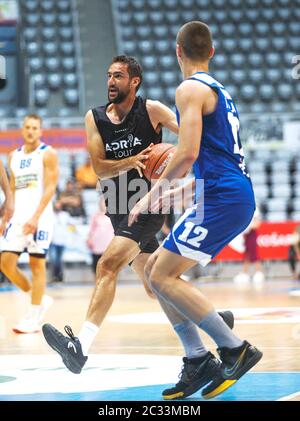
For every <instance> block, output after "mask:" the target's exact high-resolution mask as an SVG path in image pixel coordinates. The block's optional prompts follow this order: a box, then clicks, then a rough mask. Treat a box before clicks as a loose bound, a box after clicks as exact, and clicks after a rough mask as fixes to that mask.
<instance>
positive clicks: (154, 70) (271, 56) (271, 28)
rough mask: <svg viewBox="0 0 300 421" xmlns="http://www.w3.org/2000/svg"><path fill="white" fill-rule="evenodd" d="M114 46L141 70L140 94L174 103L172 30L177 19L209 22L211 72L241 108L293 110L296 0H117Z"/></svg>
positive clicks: (298, 93) (297, 107)
mask: <svg viewBox="0 0 300 421" xmlns="http://www.w3.org/2000/svg"><path fill="white" fill-rule="evenodd" d="M117 4H118V9H117V10H118V14H117V17H118V26H119V31H120V37H121V44H120V45H119V49H120V50H121V51H124V52H125V53H127V54H131V55H134V56H136V57H137V58H138V59H139V60H140V61H141V63H142V65H143V67H144V70H145V82H144V93H145V94H146V96H148V97H150V98H156V99H160V100H162V101H164V102H166V103H168V104H169V105H173V104H174V92H175V88H176V86H177V85H178V83H179V82H180V81H181V75H180V73H179V68H178V65H177V62H176V57H175V37H176V34H177V31H178V29H179V28H180V26H181V25H182V24H184V23H185V22H187V21H190V20H202V21H204V22H206V23H208V24H209V26H210V28H211V30H212V33H213V36H214V40H215V47H216V55H215V57H214V59H213V60H212V65H211V73H212V74H213V75H214V76H215V77H216V78H217V79H218V80H220V81H221V82H222V83H223V84H224V86H225V87H226V88H227V89H228V91H229V92H230V93H231V95H232V97H233V98H234V99H235V100H236V102H237V104H238V106H239V110H240V112H241V111H242V112H247V113H251V112H257V113H262V112H271V111H272V112H278V113H286V112H293V111H300V101H299V100H300V84H299V83H297V80H296V79H293V77H292V69H293V67H294V66H295V64H293V63H292V60H293V56H295V55H297V54H299V51H300V25H299V21H300V0H278V1H276V2H274V1H273V0H228V1H223V0H145V1H139V0H118V1H117Z"/></svg>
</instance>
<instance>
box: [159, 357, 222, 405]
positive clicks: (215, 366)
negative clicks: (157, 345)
mask: <svg viewBox="0 0 300 421" xmlns="http://www.w3.org/2000/svg"><path fill="white" fill-rule="evenodd" d="M220 366H221V363H220V361H219V360H218V359H217V358H215V356H214V355H213V354H212V353H211V352H208V353H207V354H206V355H205V356H204V357H197V358H187V357H183V366H182V369H181V373H180V375H179V379H180V380H179V382H178V383H177V384H176V385H175V386H174V387H171V388H170V389H166V390H164V391H163V392H162V396H163V398H164V399H169V400H171V399H181V398H186V397H187V396H190V395H192V394H193V393H195V392H197V390H199V389H201V387H203V386H205V385H206V384H207V383H209V382H210V381H211V379H212V378H214V377H215V376H216V374H217V372H218V371H219V370H220Z"/></svg>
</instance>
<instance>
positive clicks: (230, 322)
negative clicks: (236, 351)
mask: <svg viewBox="0 0 300 421" xmlns="http://www.w3.org/2000/svg"><path fill="white" fill-rule="evenodd" d="M218 314H219V316H221V317H222V319H223V320H224V322H225V323H226V324H227V326H228V327H229V328H230V329H233V328H234V316H233V313H232V312H231V311H230V310H225V311H219V312H218Z"/></svg>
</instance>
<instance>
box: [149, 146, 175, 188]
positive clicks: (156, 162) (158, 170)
mask: <svg viewBox="0 0 300 421" xmlns="http://www.w3.org/2000/svg"><path fill="white" fill-rule="evenodd" d="M175 151H176V146H174V145H172V144H171V143H158V144H156V145H154V146H152V150H151V152H150V153H149V158H148V159H147V161H145V165H146V168H145V169H144V170H143V173H144V176H145V177H146V178H147V180H156V179H157V178H159V177H160V176H161V174H162V173H163V171H164V169H165V168H166V166H167V165H168V163H169V162H170V160H171V159H172V156H173V155H174V153H175Z"/></svg>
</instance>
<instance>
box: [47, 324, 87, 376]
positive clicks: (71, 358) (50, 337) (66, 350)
mask: <svg viewBox="0 0 300 421" xmlns="http://www.w3.org/2000/svg"><path fill="white" fill-rule="evenodd" d="M42 329H43V334H44V337H45V339H46V341H47V343H48V344H49V345H50V346H51V348H52V349H54V351H56V352H58V353H59V355H60V356H61V358H62V360H63V363H64V364H65V366H66V367H67V368H68V369H69V370H70V371H72V373H75V374H79V373H80V372H81V369H82V367H83V366H84V364H85V363H86V361H87V359H88V357H85V356H84V355H83V353H82V349H81V343H80V342H79V339H78V338H76V337H75V336H74V334H73V331H72V329H71V328H70V326H65V332H66V334H67V335H68V336H64V335H63V334H62V333H60V332H59V331H58V330H57V329H55V327H54V326H52V325H50V324H49V323H46V324H45V325H43V327H42Z"/></svg>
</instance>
